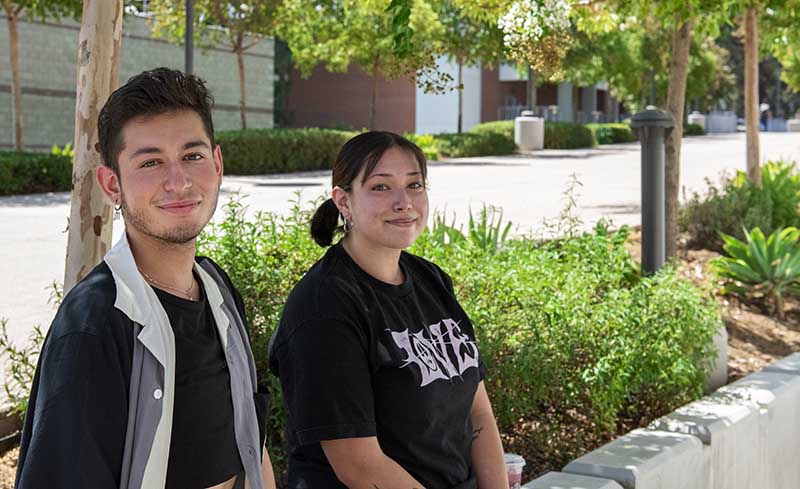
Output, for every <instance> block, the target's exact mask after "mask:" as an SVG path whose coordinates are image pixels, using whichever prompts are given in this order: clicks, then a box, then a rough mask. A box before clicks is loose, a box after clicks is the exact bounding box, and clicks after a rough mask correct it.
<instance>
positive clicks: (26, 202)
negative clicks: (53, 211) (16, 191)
mask: <svg viewBox="0 0 800 489" xmlns="http://www.w3.org/2000/svg"><path fill="white" fill-rule="evenodd" d="M70 199H71V194H70V193H69V192H48V193H46V194H25V195H9V196H5V197H0V207H46V206H55V205H64V204H69V202H70Z"/></svg>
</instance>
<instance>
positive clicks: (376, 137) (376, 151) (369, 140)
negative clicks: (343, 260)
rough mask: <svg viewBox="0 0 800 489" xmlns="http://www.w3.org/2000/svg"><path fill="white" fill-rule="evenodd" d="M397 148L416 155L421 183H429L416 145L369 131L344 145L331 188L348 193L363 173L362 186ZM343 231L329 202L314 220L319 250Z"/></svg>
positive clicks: (396, 136)
mask: <svg viewBox="0 0 800 489" xmlns="http://www.w3.org/2000/svg"><path fill="white" fill-rule="evenodd" d="M395 147H397V148H401V149H404V150H406V151H408V152H410V153H411V154H413V155H414V158H415V159H416V160H417V163H419V170H420V172H422V181H423V182H425V181H427V179H428V165H427V161H426V160H425V155H424V154H423V153H422V150H421V149H419V147H418V146H417V145H416V144H414V143H412V142H411V141H409V140H408V139H406V138H404V137H403V136H400V135H398V134H395V133H393V132H387V131H369V132H365V133H363V134H359V135H358V136H356V137H354V138H351V139H350V140H348V141H347V142H346V143H344V146H342V149H341V150H340V151H339V154H338V156H336V162H335V163H334V165H333V177H332V178H331V180H332V186H333V187H341V188H343V189H344V190H346V191H348V192H349V191H350V189H351V188H352V186H353V181H354V180H355V179H356V177H358V175H359V174H360V173H361V172H362V171H363V172H364V174H363V176H362V177H361V184H362V185H363V184H364V182H365V181H366V180H367V178H369V176H370V175H371V174H372V171H373V170H375V167H376V166H377V165H378V162H379V161H380V160H381V158H382V157H383V154H384V153H386V151H387V150H389V149H390V148H395ZM341 229H342V227H341V226H339V209H338V208H337V207H336V204H335V203H334V202H333V199H328V200H326V201H325V202H323V203H322V205H320V206H319V208H318V209H317V211H316V212H315V213H314V218H313V219H312V220H311V237H312V238H314V241H316V242H317V244H318V245H320V246H330V245H331V243H333V236H334V234H335V233H336V232H337V231H341Z"/></svg>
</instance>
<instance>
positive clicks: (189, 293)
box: [136, 267, 195, 301]
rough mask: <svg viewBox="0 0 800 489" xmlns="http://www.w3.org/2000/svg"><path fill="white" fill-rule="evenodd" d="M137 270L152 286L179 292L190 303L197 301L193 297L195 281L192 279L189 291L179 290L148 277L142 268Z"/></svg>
mask: <svg viewBox="0 0 800 489" xmlns="http://www.w3.org/2000/svg"><path fill="white" fill-rule="evenodd" d="M136 268H138V269H139V272H141V274H142V275H144V278H145V279H147V281H148V282H150V283H151V284H153V285H155V286H156V287H159V288H162V289H167V290H171V291H173V292H177V293H178V294H179V295H181V296H183V297H185V298H186V299H188V300H190V301H193V300H195V299H194V296H193V295H192V291H193V290H194V279H192V285H191V286H189V289H188V290H183V289H178V288H176V287H173V286H171V285H167V284H165V283H162V282H159V281H158V280H156V279H154V278H153V277H151V276H150V275H148V274H147V272H145V271H144V270H142V269H141V268H139V267H136Z"/></svg>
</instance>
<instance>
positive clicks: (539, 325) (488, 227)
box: [200, 199, 720, 473]
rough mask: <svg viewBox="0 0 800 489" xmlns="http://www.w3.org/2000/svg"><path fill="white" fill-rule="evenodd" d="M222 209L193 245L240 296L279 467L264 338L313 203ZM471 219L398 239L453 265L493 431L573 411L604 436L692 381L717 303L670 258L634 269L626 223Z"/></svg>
mask: <svg viewBox="0 0 800 489" xmlns="http://www.w3.org/2000/svg"><path fill="white" fill-rule="evenodd" d="M298 200H299V199H298ZM223 207H224V212H225V214H226V217H225V219H224V220H223V221H221V222H219V223H215V224H212V225H210V226H209V227H208V228H207V230H206V232H204V234H203V235H202V237H201V240H200V250H201V252H202V253H203V254H207V255H209V256H211V257H212V258H214V259H215V260H216V261H217V262H218V263H219V264H220V265H221V266H222V267H223V268H225V269H226V270H227V271H228V273H229V274H230V276H231V278H232V280H233V283H234V284H236V285H237V287H238V288H239V291H240V292H241V294H242V296H243V298H244V303H245V307H246V309H247V314H248V317H249V319H250V328H251V341H252V344H253V351H254V355H255V357H256V365H257V368H258V372H259V378H260V379H261V382H264V383H266V384H269V385H270V389H271V391H272V393H273V395H274V396H275V399H274V402H273V411H272V417H271V420H270V427H271V428H270V440H271V441H270V443H271V448H270V455H271V456H272V457H273V461H274V462H275V465H276V468H277V470H278V472H279V473H280V470H282V468H283V464H284V463H285V452H283V449H284V448H283V447H284V446H285V445H284V442H283V439H284V438H283V436H284V435H283V431H282V430H283V419H284V413H283V405H282V399H281V391H280V388H279V385H278V383H277V381H276V379H275V378H273V377H272V376H271V375H270V374H268V373H267V344H268V339H269V337H270V335H271V333H272V332H273V330H274V328H275V326H276V325H277V323H278V320H279V317H280V313H281V310H282V308H283V304H284V300H285V298H286V297H287V295H288V293H289V291H290V290H291V289H292V287H293V286H294V285H295V283H297V281H298V280H299V279H300V278H301V277H302V275H303V274H304V273H305V272H306V271H307V270H308V268H309V267H310V266H311V265H312V264H313V263H314V262H315V261H316V260H317V259H318V258H319V257H321V256H322V254H323V253H324V250H323V249H322V248H320V247H318V246H317V245H316V244H314V243H313V241H312V239H311V237H310V234H309V231H308V221H309V219H310V215H311V209H312V208H313V207H314V206H311V207H310V208H307V207H305V206H300V205H299V204H295V206H294V210H293V212H292V213H291V214H289V215H288V216H278V215H275V214H272V213H257V214H256V215H255V218H254V219H251V220H248V219H245V207H244V206H243V205H242V203H241V201H240V200H233V201H231V202H229V203H227V204H225V205H224V206H223ZM471 221H472V222H471V224H470V225H469V229H468V231H467V233H463V234H462V233H461V232H460V230H459V229H456V228H455V226H454V224H453V223H451V224H450V225H448V224H447V223H445V221H444V219H443V218H442V217H441V216H438V217H436V218H435V219H434V223H433V226H432V228H431V229H429V230H427V231H426V232H425V233H423V235H422V236H421V237H420V238H419V239H418V240H417V242H416V243H415V245H414V246H413V248H412V250H411V251H412V252H414V253H417V254H419V255H421V256H423V257H426V258H428V259H430V260H433V261H434V262H436V263H438V264H439V265H441V266H442V267H443V268H444V270H446V271H447V272H448V273H450V274H451V276H452V277H453V279H454V284H455V287H456V294H457V295H458V297H459V299H460V301H461V304H462V305H463V306H464V308H465V310H466V311H467V313H468V314H469V315H470V317H471V318H472V320H473V322H474V324H475V328H476V334H477V336H478V339H479V345H480V348H481V354H482V356H483V358H484V360H485V362H486V364H487V366H488V369H489V376H488V377H487V386H488V389H489V392H490V395H491V397H492V400H493V403H494V409H495V413H496V415H497V416H498V419H499V423H500V428H501V430H504V431H505V432H506V433H508V432H509V430H511V429H512V428H513V427H515V426H516V425H517V423H520V422H522V421H524V422H525V423H528V422H530V423H549V422H550V421H551V420H549V419H548V416H549V415H548V413H552V412H564V413H567V412H579V413H581V416H585V418H584V419H585V423H582V425H581V430H584V432H585V433H595V432H598V431H599V432H601V433H604V434H605V435H609V434H610V433H612V432H613V430H614V429H615V423H616V421H617V419H618V418H619V417H620V416H631V415H636V414H638V415H642V416H644V415H647V416H651V417H652V416H655V415H660V414H663V413H665V412H667V411H669V410H671V409H674V408H675V407H677V406H678V405H680V404H682V403H684V402H686V401H688V400H690V399H693V398H695V397H696V396H698V395H700V394H701V393H702V388H703V383H704V372H705V370H706V369H707V368H708V365H709V361H710V358H711V356H712V353H713V352H712V346H711V345H712V343H711V339H712V336H713V334H714V333H715V332H716V330H717V328H718V327H719V325H720V322H719V316H718V312H717V309H716V304H715V303H714V302H713V301H712V300H710V299H709V296H708V295H707V294H706V293H704V292H703V291H700V290H698V289H697V288H695V287H694V286H693V285H692V284H691V283H690V282H689V281H688V280H685V279H682V278H680V276H679V275H678V274H677V273H676V272H675V271H674V270H673V269H671V268H666V269H664V270H662V271H661V272H659V273H658V274H656V275H655V276H652V277H645V278H640V277H639V276H638V274H637V273H636V272H635V266H634V264H633V262H632V261H631V258H630V255H629V254H628V252H627V251H626V250H625V248H624V241H625V238H626V231H625V230H623V231H621V232H618V233H609V232H608V231H606V230H605V229H602V228H598V230H597V231H596V232H594V233H590V234H586V235H583V236H576V237H572V238H567V239H563V240H559V241H552V242H549V243H545V244H541V243H538V242H536V241H533V240H531V239H519V238H511V239H509V238H508V237H507V236H506V229H507V225H504V224H502V223H501V219H500V218H499V217H495V215H493V214H490V213H488V212H487V213H480V214H478V215H477V216H473V219H471ZM650 419H652V418H650ZM548 426H551V425H550V424H548ZM551 427H552V429H554V430H559V429H566V428H563V427H561V428H559V427H558V426H554V425H552V426H551ZM546 436H547V433H542V434H541V437H542V439H541V440H539V441H540V442H541V443H546V441H547V440H546ZM571 443H572V444H571V445H570V447H569V450H566V451H565V452H564V453H571V454H573V455H574V454H577V453H582V451H583V450H585V446H584V444H583V443H582V442H581V440H580V439H574V440H572V441H571ZM527 446H537V445H536V444H535V443H531V444H529V445H527ZM523 455H527V456H533V455H534V454H532V453H523ZM555 465H557V463H553V466H555Z"/></svg>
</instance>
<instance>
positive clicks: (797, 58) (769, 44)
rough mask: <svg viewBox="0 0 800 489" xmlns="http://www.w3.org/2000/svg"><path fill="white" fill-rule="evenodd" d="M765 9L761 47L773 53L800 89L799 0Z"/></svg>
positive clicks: (784, 75)
mask: <svg viewBox="0 0 800 489" xmlns="http://www.w3.org/2000/svg"><path fill="white" fill-rule="evenodd" d="M774 3H775V4H773V5H769V6H768V7H767V8H765V9H764V14H763V15H762V17H761V22H762V29H763V31H764V35H763V36H762V44H761V46H762V49H764V50H767V51H769V52H770V53H772V54H773V55H774V56H775V58H776V59H777V60H778V61H779V62H780V64H781V66H782V68H783V70H782V72H781V78H782V79H783V81H784V82H786V84H787V85H788V86H789V88H790V89H791V90H793V91H796V92H800V28H798V26H800V1H798V0H782V1H778V2H774Z"/></svg>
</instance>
